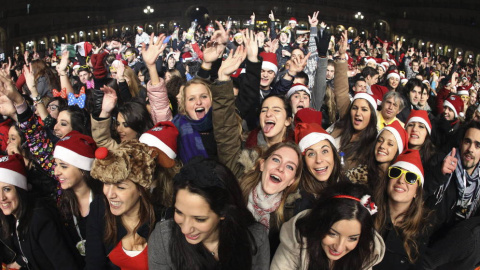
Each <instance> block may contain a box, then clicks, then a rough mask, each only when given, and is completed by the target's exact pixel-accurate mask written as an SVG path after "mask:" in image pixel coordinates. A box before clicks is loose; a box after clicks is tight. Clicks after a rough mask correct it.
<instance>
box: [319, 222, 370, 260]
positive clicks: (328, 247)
mask: <svg viewBox="0 0 480 270" xmlns="http://www.w3.org/2000/svg"><path fill="white" fill-rule="evenodd" d="M361 230H362V225H361V224H360V222H359V221H358V220H356V219H342V220H339V221H337V222H335V223H334V224H333V225H332V227H331V228H330V231H329V232H328V233H327V235H326V236H325V237H324V238H323V239H322V248H323V251H324V252H325V254H326V255H327V258H328V259H329V260H330V261H336V260H340V259H341V258H342V257H343V256H345V255H346V254H348V253H349V252H350V251H352V250H354V249H355V247H356V246H357V244H358V241H359V239H360V233H361Z"/></svg>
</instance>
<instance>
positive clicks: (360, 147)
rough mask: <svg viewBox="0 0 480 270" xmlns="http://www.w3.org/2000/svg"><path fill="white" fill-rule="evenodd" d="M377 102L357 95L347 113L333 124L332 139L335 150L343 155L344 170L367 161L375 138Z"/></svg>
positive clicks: (366, 95)
mask: <svg viewBox="0 0 480 270" xmlns="http://www.w3.org/2000/svg"><path fill="white" fill-rule="evenodd" d="M376 109H377V102H376V100H375V98H374V97H373V96H371V95H369V94H367V93H358V94H356V95H355V96H354V97H353V101H352V103H351V104H350V107H349V108H348V111H347V113H346V114H345V115H343V116H342V117H341V119H340V120H339V121H338V122H336V123H335V126H334V128H333V131H332V132H331V134H332V137H333V138H335V143H336V146H337V149H338V150H339V151H340V152H343V153H344V156H345V165H344V167H343V168H344V169H345V170H347V171H348V170H349V169H351V168H355V167H358V166H359V165H361V164H364V163H365V162H366V160H367V159H368V155H369V154H370V152H371V149H373V148H374V143H375V137H376V136H377V114H376Z"/></svg>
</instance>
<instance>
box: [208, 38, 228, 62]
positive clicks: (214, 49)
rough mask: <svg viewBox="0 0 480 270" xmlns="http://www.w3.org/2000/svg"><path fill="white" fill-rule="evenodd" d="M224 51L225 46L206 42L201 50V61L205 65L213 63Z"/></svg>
mask: <svg viewBox="0 0 480 270" xmlns="http://www.w3.org/2000/svg"><path fill="white" fill-rule="evenodd" d="M224 50H225V45H223V44H220V43H216V42H215V41H209V42H207V44H206V46H205V48H204V49H203V61H204V62H206V63H213V62H215V60H217V59H218V57H220V55H222V53H223V51H224Z"/></svg>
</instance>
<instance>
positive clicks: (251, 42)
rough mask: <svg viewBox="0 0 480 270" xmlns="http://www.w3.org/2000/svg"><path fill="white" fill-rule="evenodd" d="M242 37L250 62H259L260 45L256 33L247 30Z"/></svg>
mask: <svg viewBox="0 0 480 270" xmlns="http://www.w3.org/2000/svg"><path fill="white" fill-rule="evenodd" d="M242 36H243V40H244V43H245V46H246V49H247V57H248V61H250V62H253V63H256V62H258V43H257V37H256V35H255V33H254V32H253V31H250V30H249V29H248V28H247V31H246V32H245V34H243V33H242Z"/></svg>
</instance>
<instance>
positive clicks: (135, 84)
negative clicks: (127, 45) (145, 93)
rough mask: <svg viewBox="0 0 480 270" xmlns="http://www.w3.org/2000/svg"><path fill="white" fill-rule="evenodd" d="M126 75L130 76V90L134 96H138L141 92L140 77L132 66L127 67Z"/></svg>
mask: <svg viewBox="0 0 480 270" xmlns="http://www.w3.org/2000/svg"><path fill="white" fill-rule="evenodd" d="M124 74H125V77H127V78H128V90H129V91H130V94H131V95H132V97H138V94H139V93H140V85H141V83H140V79H139V78H138V76H137V75H136V74H135V71H134V70H133V69H131V68H130V67H125V73H124Z"/></svg>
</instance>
